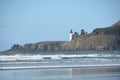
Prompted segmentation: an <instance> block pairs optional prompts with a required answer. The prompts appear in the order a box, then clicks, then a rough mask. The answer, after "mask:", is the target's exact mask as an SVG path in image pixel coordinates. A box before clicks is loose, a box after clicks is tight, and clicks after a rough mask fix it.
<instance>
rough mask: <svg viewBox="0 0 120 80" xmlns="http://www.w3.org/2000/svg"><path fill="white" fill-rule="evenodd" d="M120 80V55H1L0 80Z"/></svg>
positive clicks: (119, 53) (71, 53) (75, 53)
mask: <svg viewBox="0 0 120 80" xmlns="http://www.w3.org/2000/svg"><path fill="white" fill-rule="evenodd" d="M8 79H9V80H120V52H117V51H115V52H46V53H42V52H41V53H32V54H31V53H30V54H29V53H28V54H17V53H13V54H12V55H10V54H9V55H0V80H8Z"/></svg>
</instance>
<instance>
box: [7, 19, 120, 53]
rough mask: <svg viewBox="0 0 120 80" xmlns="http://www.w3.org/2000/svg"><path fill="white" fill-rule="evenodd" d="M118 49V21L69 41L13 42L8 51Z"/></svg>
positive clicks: (119, 45)
mask: <svg viewBox="0 0 120 80" xmlns="http://www.w3.org/2000/svg"><path fill="white" fill-rule="evenodd" d="M114 50H118V51H120V21H118V22H117V23H115V24H113V25H112V26H110V27H107V28H97V29H95V30H93V32H92V33H90V34H87V35H80V36H78V37H77V38H74V39H73V40H72V41H71V42H69V41H46V42H38V43H30V44H25V45H18V44H15V45H13V46H12V47H11V49H10V50H8V52H45V51H114Z"/></svg>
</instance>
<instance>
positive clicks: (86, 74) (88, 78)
mask: <svg viewBox="0 0 120 80" xmlns="http://www.w3.org/2000/svg"><path fill="white" fill-rule="evenodd" d="M0 79H1V80H7V79H9V80H78V79H79V80H120V66H102V67H101V66H99V67H96V66H94V67H81V68H52V69H50V68H46V69H22V70H20V69H19V70H1V71H0Z"/></svg>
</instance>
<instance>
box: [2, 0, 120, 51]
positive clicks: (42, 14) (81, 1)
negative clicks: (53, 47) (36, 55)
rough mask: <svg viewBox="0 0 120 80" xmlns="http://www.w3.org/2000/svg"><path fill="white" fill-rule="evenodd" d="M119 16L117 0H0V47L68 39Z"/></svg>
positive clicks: (3, 48) (119, 6)
mask: <svg viewBox="0 0 120 80" xmlns="http://www.w3.org/2000/svg"><path fill="white" fill-rule="evenodd" d="M118 20H120V0H0V51H3V50H6V49H9V48H10V47H11V46H12V45H13V44H25V43H33V42H40V41H64V40H65V41H68V40H69V31H70V29H72V30H73V32H74V31H77V32H80V30H81V29H84V30H85V31H87V32H88V33H90V32H92V30H93V29H95V28H97V27H107V26H110V25H112V24H113V23H115V22H117V21H118Z"/></svg>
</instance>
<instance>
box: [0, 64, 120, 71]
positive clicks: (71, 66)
mask: <svg viewBox="0 0 120 80" xmlns="http://www.w3.org/2000/svg"><path fill="white" fill-rule="evenodd" d="M109 66H111V67H114V66H118V67H120V64H104V65H103V64H95V65H59V66H58V65H55V66H21V67H0V70H16V69H45V68H81V67H109Z"/></svg>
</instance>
